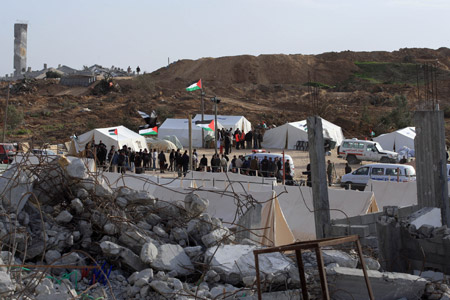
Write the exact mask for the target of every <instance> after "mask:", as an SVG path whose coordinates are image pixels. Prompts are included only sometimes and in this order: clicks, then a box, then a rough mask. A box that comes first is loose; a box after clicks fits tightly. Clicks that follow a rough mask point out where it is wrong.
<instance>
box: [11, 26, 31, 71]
mask: <svg viewBox="0 0 450 300" xmlns="http://www.w3.org/2000/svg"><path fill="white" fill-rule="evenodd" d="M27 29H28V24H23V23H16V24H14V76H20V75H21V74H23V73H25V71H26V68H27Z"/></svg>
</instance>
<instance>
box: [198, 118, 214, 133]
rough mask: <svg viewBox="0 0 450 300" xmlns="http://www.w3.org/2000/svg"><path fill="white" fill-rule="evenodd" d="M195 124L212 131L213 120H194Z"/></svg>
mask: <svg viewBox="0 0 450 300" xmlns="http://www.w3.org/2000/svg"><path fill="white" fill-rule="evenodd" d="M195 126H198V127H201V128H203V129H204V130H206V131H214V120H208V121H195Z"/></svg>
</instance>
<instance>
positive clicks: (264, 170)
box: [260, 156, 269, 177]
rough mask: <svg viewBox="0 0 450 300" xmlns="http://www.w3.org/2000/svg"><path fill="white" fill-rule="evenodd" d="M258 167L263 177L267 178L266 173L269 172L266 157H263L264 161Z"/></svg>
mask: <svg viewBox="0 0 450 300" xmlns="http://www.w3.org/2000/svg"><path fill="white" fill-rule="evenodd" d="M260 167H261V173H262V175H263V177H267V175H268V174H267V172H268V170H269V160H268V159H267V156H264V159H263V160H262V161H261V164H260Z"/></svg>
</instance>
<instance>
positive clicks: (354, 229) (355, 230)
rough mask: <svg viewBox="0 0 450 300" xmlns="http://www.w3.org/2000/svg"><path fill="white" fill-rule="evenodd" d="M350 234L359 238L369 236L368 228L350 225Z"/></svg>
mask: <svg viewBox="0 0 450 300" xmlns="http://www.w3.org/2000/svg"><path fill="white" fill-rule="evenodd" d="M350 234H357V235H359V237H360V238H362V237H366V236H369V226H367V225H352V226H350Z"/></svg>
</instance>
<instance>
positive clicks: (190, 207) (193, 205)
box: [184, 192, 209, 216]
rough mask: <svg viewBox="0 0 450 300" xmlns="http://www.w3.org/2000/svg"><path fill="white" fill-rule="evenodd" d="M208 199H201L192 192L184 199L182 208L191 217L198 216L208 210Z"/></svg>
mask: <svg viewBox="0 0 450 300" xmlns="http://www.w3.org/2000/svg"><path fill="white" fill-rule="evenodd" d="M208 206H209V201H208V199H204V198H201V197H200V196H199V195H198V194H197V193H195V192H192V193H189V194H187V195H186V197H184V208H186V210H187V211H188V212H189V214H190V215H191V216H198V215H200V214H201V213H203V212H205V211H206V210H207V209H208Z"/></svg>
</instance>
